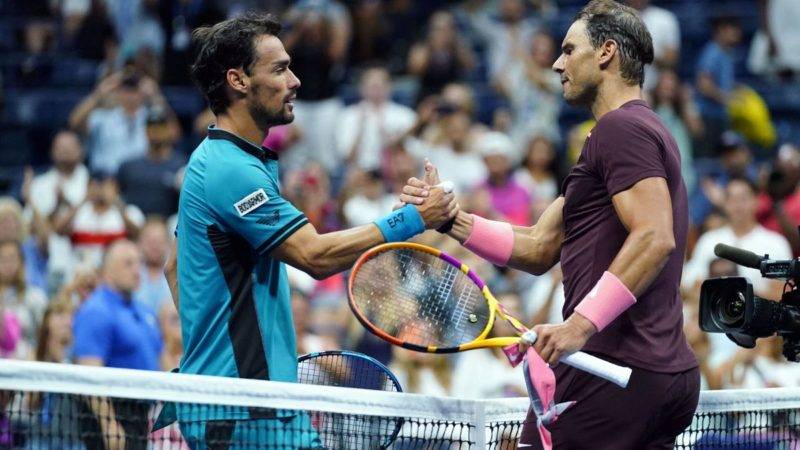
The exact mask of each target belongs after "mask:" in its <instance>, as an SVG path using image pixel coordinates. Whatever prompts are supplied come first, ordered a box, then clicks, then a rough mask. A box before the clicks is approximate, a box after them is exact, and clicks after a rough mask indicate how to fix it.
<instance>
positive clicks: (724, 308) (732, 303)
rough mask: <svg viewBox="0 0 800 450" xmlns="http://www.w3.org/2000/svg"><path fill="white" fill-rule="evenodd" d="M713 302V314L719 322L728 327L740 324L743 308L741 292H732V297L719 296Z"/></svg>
mask: <svg viewBox="0 0 800 450" xmlns="http://www.w3.org/2000/svg"><path fill="white" fill-rule="evenodd" d="M715 303H716V305H715V306H716V307H715V308H714V309H715V311H716V314H715V315H716V316H717V318H718V319H719V321H720V322H722V323H723V324H724V325H726V326H728V327H738V326H741V324H742V322H743V321H744V310H745V301H744V295H743V294H742V293H741V292H736V293H734V295H733V297H729V296H721V297H719V298H717V301H716V302H715Z"/></svg>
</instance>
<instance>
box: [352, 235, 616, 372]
mask: <svg viewBox="0 0 800 450" xmlns="http://www.w3.org/2000/svg"><path fill="white" fill-rule="evenodd" d="M348 294H349V295H348V296H349V304H350V308H351V309H352V310H353V313H354V314H355V315H356V318H358V320H359V321H360V322H361V324H362V325H364V326H365V327H366V328H367V329H368V330H369V331H370V332H371V333H373V334H375V335H376V336H378V337H380V338H381V339H384V340H386V341H388V342H390V343H392V344H394V345H398V346H401V347H403V348H407V349H409V350H415V351H419V352H429V353H454V352H460V351H465V350H472V349H476V348H490V347H507V346H509V345H513V344H517V343H519V342H520V337H519V336H522V335H523V334H525V333H526V332H528V328H527V327H525V326H524V325H523V324H522V323H521V322H520V321H519V320H517V319H516V318H514V317H513V316H511V315H509V314H508V313H507V311H506V310H505V309H504V308H503V306H502V305H501V304H500V303H499V302H498V301H497V299H495V298H494V296H493V295H492V293H491V292H490V291H489V288H488V287H487V286H486V284H485V283H484V282H483V281H482V280H481V279H480V278H479V277H478V276H477V275H476V274H475V272H474V271H472V270H471V269H469V267H467V265H465V264H463V263H461V262H460V261H458V260H457V259H455V258H453V257H452V256H450V255H448V254H446V253H443V252H441V251H440V250H437V249H435V248H431V247H427V246H424V245H420V244H414V243H409V242H395V243H390V244H383V245H379V246H377V247H374V248H372V249H370V250H369V251H367V252H366V253H364V254H363V255H362V256H361V257H360V258H359V259H358V261H356V263H355V266H354V267H353V271H352V272H351V273H350V278H349V280H348ZM498 316H499V317H500V318H502V319H505V320H506V321H508V323H509V324H511V326H512V327H513V328H514V330H515V331H516V332H517V334H518V336H516V337H511V336H509V337H495V338H488V337H487V336H488V334H489V332H490V331H491V330H492V328H493V326H494V323H495V320H496V318H497V317H498ZM561 362H563V363H565V364H569V365H571V366H573V367H576V368H579V369H582V370H585V371H588V372H590V373H593V374H595V375H597V376H600V377H602V378H605V379H607V380H609V381H611V382H613V383H615V384H617V385H619V386H622V387H625V386H626V385H627V383H628V379H629V378H630V374H631V370H630V369H629V368H626V367H620V366H617V365H615V364H611V363H609V362H607V361H603V360H602V359H600V358H596V357H594V356H591V355H589V354H586V353H582V352H576V353H572V354H569V355H565V356H564V357H562V358H561Z"/></svg>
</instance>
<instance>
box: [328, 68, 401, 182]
mask: <svg viewBox="0 0 800 450" xmlns="http://www.w3.org/2000/svg"><path fill="white" fill-rule="evenodd" d="M359 88H360V93H361V101H360V102H358V103H356V104H355V105H352V106H348V107H347V108H345V110H344V112H343V113H342V116H341V119H340V120H339V127H338V132H337V136H336V147H337V149H338V152H339V155H340V157H341V158H342V159H344V160H346V161H347V164H348V166H349V167H352V166H353V165H354V166H355V167H358V168H359V169H363V170H376V169H379V168H380V167H381V159H382V156H383V151H384V150H385V149H386V147H387V146H388V145H389V143H390V142H392V141H394V140H396V138H397V137H398V136H400V135H402V134H403V133H405V132H407V131H408V130H409V129H411V127H412V126H414V122H415V121H416V118H417V115H416V113H415V112H414V110H412V109H410V108H408V107H406V106H403V105H400V104H398V103H395V102H393V101H392V100H391V93H392V80H391V77H390V76H389V71H387V70H386V69H384V68H382V67H373V68H370V69H367V70H366V71H364V73H363V74H362V75H361V83H360V86H359Z"/></svg>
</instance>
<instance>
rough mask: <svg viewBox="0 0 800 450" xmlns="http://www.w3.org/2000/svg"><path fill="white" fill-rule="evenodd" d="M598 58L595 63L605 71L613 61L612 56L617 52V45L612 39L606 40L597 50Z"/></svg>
mask: <svg viewBox="0 0 800 450" xmlns="http://www.w3.org/2000/svg"><path fill="white" fill-rule="evenodd" d="M598 50H599V52H598V58H597V62H598V63H599V64H600V67H602V68H603V69H605V68H606V67H608V65H609V64H611V61H612V60H613V59H614V55H616V54H617V51H618V50H619V46H618V45H617V41H615V40H613V39H606V41H605V42H603V44H602V45H600V48H599V49H598Z"/></svg>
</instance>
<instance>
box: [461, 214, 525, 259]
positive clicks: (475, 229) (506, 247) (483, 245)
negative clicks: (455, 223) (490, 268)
mask: <svg viewBox="0 0 800 450" xmlns="http://www.w3.org/2000/svg"><path fill="white" fill-rule="evenodd" d="M464 247H466V248H468V249H470V250H471V251H472V252H473V253H475V254H476V255H478V256H480V257H481V258H484V259H486V260H487V261H491V262H492V263H493V264H495V265H498V266H505V265H506V264H508V260H509V259H511V252H512V251H513V250H514V229H513V228H511V224H508V223H505V222H496V221H494V220H488V219H484V218H483V217H481V216H476V215H475V214H473V215H472V231H470V233H469V237H467V240H466V241H464Z"/></svg>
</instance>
